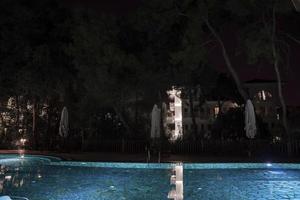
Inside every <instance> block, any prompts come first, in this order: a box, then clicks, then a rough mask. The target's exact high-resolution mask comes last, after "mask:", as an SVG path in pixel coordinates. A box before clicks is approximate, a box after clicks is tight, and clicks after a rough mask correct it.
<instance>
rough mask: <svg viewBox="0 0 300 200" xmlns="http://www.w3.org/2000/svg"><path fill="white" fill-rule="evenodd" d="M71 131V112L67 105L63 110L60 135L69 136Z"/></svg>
mask: <svg viewBox="0 0 300 200" xmlns="http://www.w3.org/2000/svg"><path fill="white" fill-rule="evenodd" d="M68 133H69V114H68V110H67V108H66V107H64V108H63V110H62V112H61V118H60V124H59V135H60V136H61V137H63V138H66V137H68Z"/></svg>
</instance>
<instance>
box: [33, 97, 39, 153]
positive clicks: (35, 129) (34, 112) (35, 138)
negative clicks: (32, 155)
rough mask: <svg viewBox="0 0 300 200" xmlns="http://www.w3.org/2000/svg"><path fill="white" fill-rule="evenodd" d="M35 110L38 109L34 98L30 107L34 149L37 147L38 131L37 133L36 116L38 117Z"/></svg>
mask: <svg viewBox="0 0 300 200" xmlns="http://www.w3.org/2000/svg"><path fill="white" fill-rule="evenodd" d="M37 110H38V106H37V101H36V99H34V101H33V107H32V136H33V140H34V148H35V149H36V150H38V148H39V144H38V133H37V118H38V114H37V112H38V111H37Z"/></svg>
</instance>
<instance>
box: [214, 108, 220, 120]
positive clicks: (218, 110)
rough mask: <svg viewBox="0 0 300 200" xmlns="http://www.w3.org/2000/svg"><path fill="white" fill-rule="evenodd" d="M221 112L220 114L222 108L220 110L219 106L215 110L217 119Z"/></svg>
mask: <svg viewBox="0 0 300 200" xmlns="http://www.w3.org/2000/svg"><path fill="white" fill-rule="evenodd" d="M219 112H220V108H219V107H218V106H217V107H215V108H214V114H215V117H217V116H218V114H219Z"/></svg>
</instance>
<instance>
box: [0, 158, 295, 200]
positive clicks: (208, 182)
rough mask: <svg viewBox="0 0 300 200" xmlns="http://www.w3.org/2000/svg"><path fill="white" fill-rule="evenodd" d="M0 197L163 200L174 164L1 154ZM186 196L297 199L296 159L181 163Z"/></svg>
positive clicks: (216, 199)
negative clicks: (94, 160)
mask: <svg viewBox="0 0 300 200" xmlns="http://www.w3.org/2000/svg"><path fill="white" fill-rule="evenodd" d="M0 165H1V171H0V196H1V195H9V196H22V197H27V198H28V199H30V200H125V199H130V200H143V199H146V200H152V199H153V200H164V199H167V194H168V192H169V191H170V190H171V189H172V186H170V176H171V173H172V172H171V171H172V170H171V169H172V167H173V164H136V163H88V162H84V163H83V162H65V161H60V160H59V159H55V158H52V157H39V156H26V157H25V158H20V157H18V156H12V155H10V156H9V157H7V156H5V155H0ZM184 199H185V200H198V199H199V200H200V199H201V200H219V199H222V200H227V199H228V200H244V199H245V200H248V199H249V200H259V199H261V200H262V199H264V200H271V199H272V200H273V199H276V200H277V199H278V200H282V199H298V200H300V165H297V164H274V165H273V166H270V165H266V164H263V163H262V164H185V165H184Z"/></svg>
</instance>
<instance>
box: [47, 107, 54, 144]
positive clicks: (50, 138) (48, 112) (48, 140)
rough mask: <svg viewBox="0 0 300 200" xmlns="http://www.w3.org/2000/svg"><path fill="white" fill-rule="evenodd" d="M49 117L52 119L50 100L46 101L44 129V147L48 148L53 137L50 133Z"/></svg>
mask: <svg viewBox="0 0 300 200" xmlns="http://www.w3.org/2000/svg"><path fill="white" fill-rule="evenodd" d="M51 119H52V105H51V102H48V111H47V130H46V141H45V147H46V146H47V149H48V150H50V149H51V148H52V144H53V137H52V135H51Z"/></svg>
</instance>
